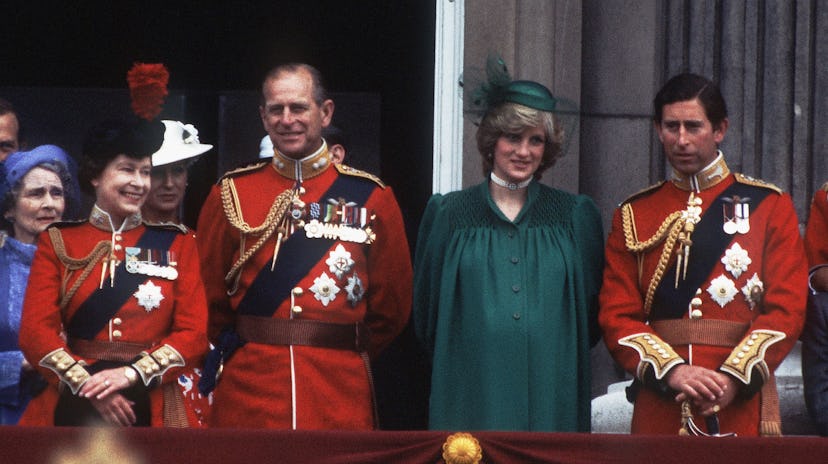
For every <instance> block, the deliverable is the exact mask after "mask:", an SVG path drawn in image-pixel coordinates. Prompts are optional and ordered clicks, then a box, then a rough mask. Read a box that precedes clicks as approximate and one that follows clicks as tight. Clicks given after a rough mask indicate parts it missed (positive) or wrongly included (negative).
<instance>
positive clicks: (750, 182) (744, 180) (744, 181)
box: [733, 172, 782, 195]
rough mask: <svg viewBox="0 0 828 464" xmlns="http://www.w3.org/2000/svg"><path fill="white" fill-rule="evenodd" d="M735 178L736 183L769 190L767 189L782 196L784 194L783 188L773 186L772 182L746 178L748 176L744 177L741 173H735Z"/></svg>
mask: <svg viewBox="0 0 828 464" xmlns="http://www.w3.org/2000/svg"><path fill="white" fill-rule="evenodd" d="M733 176H734V177H736V182H739V183H740V184H747V185H753V186H754V187H762V188H767V189H771V190H773V191H774V192H776V193H778V194H780V195H781V194H782V189H781V188H779V187H777V186H776V185H774V184H771V183H770V182H766V181H764V180H762V179H756V178H754V177H750V176H746V175H744V174H742V173H739V172H734V173H733Z"/></svg>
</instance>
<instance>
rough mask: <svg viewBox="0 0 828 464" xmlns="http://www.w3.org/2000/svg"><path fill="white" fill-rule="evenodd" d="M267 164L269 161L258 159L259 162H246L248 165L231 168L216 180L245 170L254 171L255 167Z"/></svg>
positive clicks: (233, 175) (258, 167)
mask: <svg viewBox="0 0 828 464" xmlns="http://www.w3.org/2000/svg"><path fill="white" fill-rule="evenodd" d="M268 164H270V161H260V162H257V163H253V164H248V165H245V166H242V167H239V168H236V169H231V170H230V171H227V172H225V173H224V175H223V176H221V177H220V178H219V180H218V182H221V181H222V180H223V179H224V178H226V177H235V176H237V175H239V174H243V173H245V172H250V171H255V170H257V169H261V168H263V167H265V166H267V165H268Z"/></svg>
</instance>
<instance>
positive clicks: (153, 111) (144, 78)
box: [127, 63, 170, 121]
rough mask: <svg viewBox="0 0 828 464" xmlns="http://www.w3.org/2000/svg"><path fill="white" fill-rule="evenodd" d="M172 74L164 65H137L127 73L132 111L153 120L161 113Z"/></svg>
mask: <svg viewBox="0 0 828 464" xmlns="http://www.w3.org/2000/svg"><path fill="white" fill-rule="evenodd" d="M169 80H170V73H169V71H167V68H166V67H165V66H164V65H163V64H162V63H135V64H134V65H133V66H132V69H130V70H129V72H128V73H127V83H128V84H129V95H130V97H131V98H132V111H134V112H135V114H137V115H138V116H139V117H141V118H144V119H146V120H147V121H150V120H152V119H153V118H155V117H156V116H158V114H160V113H161V106H162V105H163V104H164V97H166V96H167V94H168V92H167V83H168V82H169Z"/></svg>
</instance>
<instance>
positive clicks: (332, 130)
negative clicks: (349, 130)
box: [322, 124, 348, 149]
mask: <svg viewBox="0 0 828 464" xmlns="http://www.w3.org/2000/svg"><path fill="white" fill-rule="evenodd" d="M322 138H323V139H325V143H327V144H328V146H329V147H330V146H331V145H342V146H343V147H345V149H347V148H348V134H346V133H345V131H343V130H342V129H340V128H339V127H337V126H334V125H332V124H331V125H328V127H325V128H323V129H322Z"/></svg>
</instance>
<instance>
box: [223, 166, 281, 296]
mask: <svg viewBox="0 0 828 464" xmlns="http://www.w3.org/2000/svg"><path fill="white" fill-rule="evenodd" d="M293 195H294V191H293V190H291V189H288V190H285V191H284V192H282V193H280V194H279V196H277V197H276V199H275V200H274V201H273V204H272V205H271V206H270V211H268V212H267V216H266V217H265V220H264V222H262V223H261V224H260V225H258V226H256V227H250V225H249V224H248V223H247V222H245V221H244V217H243V215H242V209H241V203H240V201H239V195H238V192H237V191H236V185H235V183H234V182H233V179H232V178H229V177H226V178H224V179H222V181H221V204H222V206H223V207H224V214H225V216H227V221H228V222H229V223H230V225H232V226H233V227H235V228H236V229H238V230H239V232H240V233H241V240H240V241H239V259H238V260H236V262H235V263H234V264H233V267H231V268H230V271H228V272H227V275H226V276H225V277H224V282H225V283H226V284H227V286H228V287H231V293H235V290H236V285H237V284H238V282H237V281H236V279H237V278H238V276H239V275H240V272H241V268H242V266H244V263H246V262H247V261H248V260H249V259H250V258H251V257H252V256H253V255H254V254H255V253H256V252H257V251H259V249H260V248H261V247H262V246H263V245H264V244H265V242H267V240H268V239H269V238H270V237H272V236H273V233H274V232H275V231H276V230H277V228H278V227H279V224H281V223H282V222H283V220H285V219H286V214H287V212H288V209H289V208H290V205H291V202H292V201H293ZM247 234H253V235H256V234H261V236H260V237H259V239H258V240H257V241H256V243H254V244H253V246H252V247H250V248H249V249H248V250H246V251H245V249H244V244H245V240H244V239H245V236H246V235H247Z"/></svg>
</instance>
